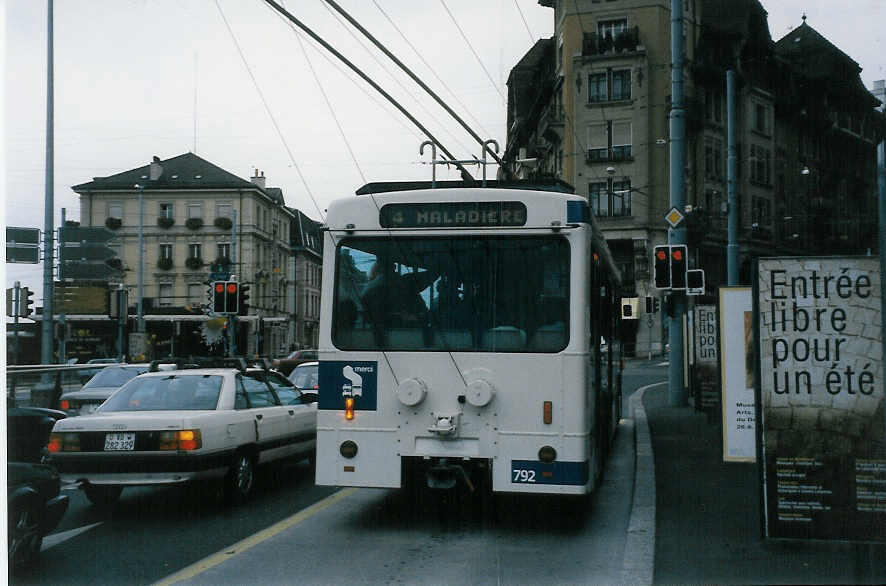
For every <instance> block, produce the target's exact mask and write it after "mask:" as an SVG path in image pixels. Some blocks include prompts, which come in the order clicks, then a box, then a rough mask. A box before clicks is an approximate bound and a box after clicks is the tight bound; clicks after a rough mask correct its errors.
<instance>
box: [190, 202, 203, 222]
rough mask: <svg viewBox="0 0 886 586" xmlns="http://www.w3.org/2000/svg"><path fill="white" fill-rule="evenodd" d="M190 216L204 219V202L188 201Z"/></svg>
mask: <svg viewBox="0 0 886 586" xmlns="http://www.w3.org/2000/svg"><path fill="white" fill-rule="evenodd" d="M188 218H189V219H190V218H200V219H203V204H202V203H201V202H192V203H188Z"/></svg>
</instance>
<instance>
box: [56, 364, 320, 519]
mask: <svg viewBox="0 0 886 586" xmlns="http://www.w3.org/2000/svg"><path fill="white" fill-rule="evenodd" d="M315 400H316V399H315V398H314V397H313V396H306V397H302V395H301V393H300V392H299V391H298V389H297V388H295V387H294V386H293V385H292V383H290V382H289V381H288V380H286V378H285V377H284V376H282V375H280V374H279V373H276V372H274V371H268V370H263V369H258V368H250V369H246V368H193V369H183V370H174V371H162V372H150V373H146V374H143V375H140V376H138V377H136V378H134V379H132V380H131V381H129V382H128V383H126V384H125V385H124V386H123V387H121V388H120V389H119V390H118V391H117V392H115V393H114V394H113V395H111V397H109V398H108V400H107V401H105V402H104V403H103V404H102V406H101V407H99V408H98V410H97V411H96V412H95V413H94V414H92V415H84V416H81V417H72V418H70V419H62V420H60V421H59V422H57V423H56V425H55V427H54V428H53V431H52V434H51V436H50V440H49V453H50V462H51V463H52V465H53V466H55V467H56V469H57V470H58V471H59V473H60V474H61V477H62V482H64V483H77V484H79V485H80V487H81V488H82V489H83V490H84V492H85V493H86V496H87V498H89V500H90V501H91V502H92V503H94V504H97V505H108V504H112V503H114V502H115V501H116V500H117V499H118V498H119V497H120V493H121V492H122V490H123V488H124V487H127V486H145V485H170V484H181V483H185V482H190V481H195V480H204V479H215V478H223V479H224V487H225V493H226V496H228V497H230V498H232V499H234V500H243V499H245V498H246V497H248V495H249V493H250V492H251V490H252V487H253V484H254V481H255V466H256V465H258V464H263V463H265V462H270V461H273V460H278V459H281V458H286V457H303V458H308V459H310V460H311V461H312V462H313V460H314V458H315V454H316V439H317V404H316V403H314V402H309V401H315Z"/></svg>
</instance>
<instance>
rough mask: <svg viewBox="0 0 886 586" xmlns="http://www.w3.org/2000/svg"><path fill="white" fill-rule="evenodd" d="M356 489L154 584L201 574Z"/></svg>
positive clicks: (334, 495)
mask: <svg viewBox="0 0 886 586" xmlns="http://www.w3.org/2000/svg"><path fill="white" fill-rule="evenodd" d="M357 490H358V489H356V488H346V489H344V490H340V491H338V492H336V493H335V494H331V495H329V496H328V497H326V498H325V499H323V500H322V501H319V502H316V503H314V504H313V505H311V506H310V507H308V508H307V509H303V510H301V511H299V512H298V513H296V514H294V515H292V516H290V517H287V518H286V519H283V520H282V521H279V522H277V523H275V524H273V525H271V526H270V527H267V528H265V529H262V530H261V531H259V532H258V533H255V534H253V535H250V536H249V537H247V538H246V539H243V540H241V541H238V542H237V543H235V544H234V545H231V546H229V547H226V548H224V549H222V550H221V551H218V552H216V553H214V554H211V555H209V556H207V557H205V558H203V559H202V560H200V561H199V562H196V563H193V564H191V565H190V566H188V567H186V568H183V569H181V570H179V571H178V572H175V573H174V574H171V575H169V576H167V577H165V578H163V579H162V580H160V581H159V582H156V583H155V586H168V585H170V584H175V583H176V582H181V581H182V580H188V579H190V578H193V577H194V576H196V575H198V574H201V573H203V572H205V571H206V570H209V569H211V568H214V567H215V566H217V565H219V564H220V563H222V562H224V561H226V560H229V559H232V558H233V557H234V556H236V555H239V554H241V553H243V552H244V551H247V550H249V549H251V548H253V547H255V546H256V545H258V544H259V543H261V542H263V541H265V540H267V539H270V538H271V537H274V536H275V535H278V534H279V533H282V532H283V531H285V530H287V529H289V528H290V527H293V526H295V525H298V524H299V523H301V522H302V521H306V520H308V519H310V518H311V517H313V516H314V515H316V514H317V513H319V512H321V511H323V510H324V509H327V508H329V507H331V506H332V505H334V504H335V503H337V502H338V501H340V500H342V499H344V498H347V497H349V496H351V495H352V494H354V493H355V492H357Z"/></svg>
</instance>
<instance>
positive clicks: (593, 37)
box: [581, 26, 640, 57]
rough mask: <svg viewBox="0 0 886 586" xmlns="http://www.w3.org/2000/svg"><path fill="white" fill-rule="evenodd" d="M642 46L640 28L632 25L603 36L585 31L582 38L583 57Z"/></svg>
mask: <svg viewBox="0 0 886 586" xmlns="http://www.w3.org/2000/svg"><path fill="white" fill-rule="evenodd" d="M639 47H640V29H639V27H636V26H635V27H631V28H629V29H626V30H624V31H623V32H621V33H618V34H617V35H615V36H614V37H613V36H610V35H606V36H601V35H598V34H596V33H585V35H584V38H583V40H582V48H581V55H582V57H596V56H600V55H611V54H616V53H627V52H634V51H638V50H639Z"/></svg>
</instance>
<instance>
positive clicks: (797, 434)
mask: <svg viewBox="0 0 886 586" xmlns="http://www.w3.org/2000/svg"><path fill="white" fill-rule="evenodd" d="M755 283H756V291H755V299H754V300H755V312H757V317H758V330H757V334H758V336H757V339H758V351H759V356H760V362H759V377H760V380H759V389H760V390H759V395H758V403H759V406H760V408H759V413H760V416H761V419H760V425H759V426H758V427H759V428H760V430H759V435H758V441H759V442H760V453H761V456H762V457H761V460H762V461H761V463H760V465H761V478H762V479H763V497H764V513H765V519H764V522H765V534H766V536H767V537H785V538H803V539H838V540H852V541H886V450H884V438H886V435H884V433H886V429H884V413H883V406H884V401H883V366H882V364H881V351H882V350H881V349H882V339H883V337H882V331H881V316H880V295H881V285H880V274H879V260H878V259H877V258H876V257H845V258H836V257H834V258H766V259H760V260H759V261H758V271H757V275H756V281H755Z"/></svg>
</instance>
